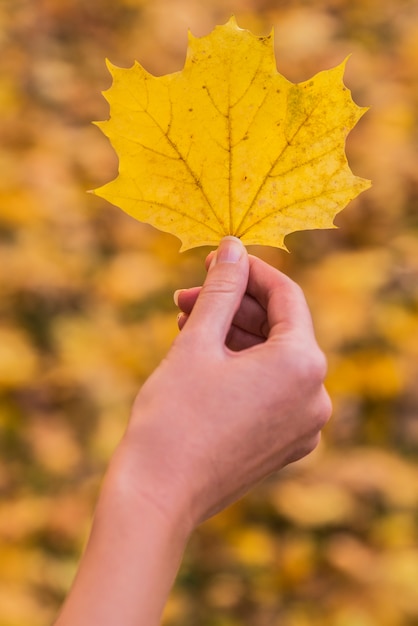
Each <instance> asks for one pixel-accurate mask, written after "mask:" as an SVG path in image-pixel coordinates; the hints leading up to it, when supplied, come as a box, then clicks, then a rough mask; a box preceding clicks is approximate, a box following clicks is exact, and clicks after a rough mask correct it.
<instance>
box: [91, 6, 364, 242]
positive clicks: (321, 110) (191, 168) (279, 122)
mask: <svg viewBox="0 0 418 626" xmlns="http://www.w3.org/2000/svg"><path fill="white" fill-rule="evenodd" d="M108 67H109V70H110V72H111V74H112V76H113V84H112V87H111V88H110V89H109V90H108V91H107V92H105V95H106V99H107V100H108V102H109V104H110V114H111V116H110V119H109V120H107V121H105V122H99V123H98V125H99V127H100V128H101V129H102V130H103V132H104V133H105V135H107V136H108V137H109V139H110V141H111V143H112V145H113V147H114V149H115V150H116V152H117V154H118V156H119V175H118V177H117V178H116V179H115V180H113V181H112V182H110V183H108V184H106V185H104V186H103V187H100V188H99V189H96V190H95V193H96V194H97V195H99V196H101V197H103V198H106V199H107V200H109V201H110V202H112V203H113V204H115V205H117V206H119V207H120V208H122V209H123V210H124V211H126V212H127V213H129V214H130V215H132V216H134V217H135V218H137V219H139V220H141V221H144V222H148V223H150V224H152V225H153V226H155V227H157V228H159V229H161V230H164V231H167V232H170V233H172V234H174V235H176V236H177V237H179V238H180V239H181V241H182V244H183V245H182V250H186V249H188V248H192V247H194V246H199V245H218V243H219V240H220V239H221V238H222V237H223V236H224V235H235V236H237V237H240V238H241V240H242V241H243V243H245V244H264V245H273V246H278V247H282V248H285V245H284V237H285V236H286V235H287V234H288V233H290V232H293V231H296V230H305V229H312V228H332V227H333V219H334V217H335V215H336V214H337V213H338V212H339V211H341V209H343V208H344V206H345V205H346V204H347V203H348V202H349V201H350V200H351V199H353V198H354V197H355V196H356V195H357V194H359V193H360V192H361V191H363V190H365V189H366V188H368V187H369V186H370V182H369V181H367V180H365V179H362V178H359V177H357V176H354V175H353V173H352V172H351V170H350V168H349V165H348V163H347V158H346V155H345V139H346V136H347V134H348V132H349V131H350V130H351V128H352V127H353V126H354V125H355V124H356V123H357V121H358V120H359V119H360V117H361V116H362V115H363V113H364V112H365V111H366V110H367V109H366V108H363V107H358V106H357V105H356V104H355V103H354V102H353V100H352V98H351V93H350V91H349V90H348V89H347V88H346V87H345V85H344V83H343V73H344V67H345V62H344V63H342V64H341V65H339V66H338V67H336V68H334V69H331V70H328V71H324V72H320V73H319V74H317V75H316V76H314V77H313V78H312V79H311V80H309V81H306V82H303V83H299V84H293V83H291V82H290V81H288V80H287V79H286V78H284V77H283V76H282V75H281V74H280V73H278V72H277V69H276V63H275V57H274V50H273V36H272V34H270V35H268V36H264V37H257V36H255V35H253V34H252V33H250V32H249V31H247V30H242V29H240V28H238V26H237V24H236V21H235V19H234V18H231V19H230V20H229V22H227V23H226V24H225V25H223V26H217V27H216V28H215V29H214V31H213V32H212V33H210V34H209V35H207V36H205V37H201V38H195V37H193V36H192V35H189V46H188V51H187V58H186V62H185V65H184V68H183V70H182V71H181V72H176V73H173V74H169V75H166V76H160V77H155V76H152V75H151V74H149V73H148V72H147V71H146V70H145V69H144V68H143V67H142V66H141V65H140V64H139V63H138V62H136V63H135V64H134V65H133V67H132V68H130V69H121V68H118V67H115V66H113V65H111V64H110V63H109V64H108Z"/></svg>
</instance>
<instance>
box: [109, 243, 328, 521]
mask: <svg viewBox="0 0 418 626" xmlns="http://www.w3.org/2000/svg"><path fill="white" fill-rule="evenodd" d="M178 303H179V306H180V308H181V309H182V310H183V312H184V313H183V315H182V316H181V318H180V322H179V325H180V326H181V327H182V331H181V333H180V334H179V336H178V337H177V339H176V341H175V342H174V344H173V346H172V348H171V350H170V351H169V353H168V355H167V356H166V358H165V359H164V361H163V362H162V363H161V364H160V366H159V367H158V368H157V369H156V370H155V371H154V373H153V374H152V375H151V376H150V378H149V379H148V380H147V381H146V383H145V384H144V386H143V387H142V389H141V391H140V392H139V394H138V396H137V398H136V401H135V404H134V407H133V411H132V416H131V420H130V423H129V425H128V429H127V432H126V435H125V437H124V439H123V441H122V443H121V445H120V448H119V450H118V453H117V455H116V457H117V459H118V461H117V464H118V466H119V469H120V468H121V467H125V469H126V470H127V471H126V472H125V474H124V475H125V478H126V480H127V481H129V484H130V489H131V491H132V493H135V494H136V495H137V496H138V497H140V498H145V499H146V500H149V501H151V502H152V503H153V505H155V506H156V507H157V508H159V510H160V511H162V512H163V513H164V515H166V516H168V517H169V518H170V517H173V516H176V517H177V519H178V518H179V517H181V518H182V519H183V520H185V523H186V524H187V525H188V526H189V529H190V530H192V529H193V528H194V527H195V526H196V525H197V524H198V523H199V522H201V521H203V520H204V519H206V518H208V517H209V516H211V515H213V514H214V513H216V512H218V511H219V510H221V509H222V508H224V507H226V506H227V505H228V504H230V503H232V502H233V501H235V500H236V499H237V498H239V497H240V496H242V495H243V494H244V493H245V492H246V491H248V490H249V489H250V488H251V487H252V486H253V485H254V484H255V483H257V482H258V481H260V480H261V479H263V478H264V477H266V476H267V475H269V474H271V473H272V472H274V471H276V470H278V469H280V468H282V467H283V466H285V465H286V464H288V463H290V462H293V461H295V460H297V459H300V458H301V457H303V456H305V455H306V454H308V453H309V452H311V451H312V450H313V449H314V448H315V447H316V445H317V444H318V441H319V437H320V431H321V429H322V427H323V426H324V425H325V423H326V422H327V420H328V418H329V416H330V410H331V409H330V401H329V398H328V395H327V393H326V391H325V389H324V386H323V381H324V377H325V370H326V363H325V358H324V355H323V354H322V352H321V350H320V349H319V348H318V345H317V343H316V340H315V336H314V332H313V328H312V322H311V317H310V313H309V310H308V307H307V304H306V301H305V298H304V296H303V293H302V291H301V289H300V288H299V287H298V286H297V285H296V284H295V283H294V282H293V281H291V280H290V279H289V278H288V277H287V276H285V275H284V274H282V273H280V272H278V271H277V270H275V269H274V268H272V267H271V266H269V265H267V264H266V263H264V262H263V261H261V260H260V259H258V258H256V257H249V256H248V255H247V252H246V250H245V248H244V246H243V245H242V244H241V242H240V241H239V240H237V239H235V238H232V237H227V238H225V239H224V240H223V241H222V242H221V245H220V247H219V249H218V251H217V253H215V256H214V257H213V258H212V260H211V263H210V267H209V270H208V275H207V279H206V281H205V283H204V285H203V287H202V288H201V289H200V288H197V289H195V290H186V291H181V292H180V293H178ZM120 464H121V465H120Z"/></svg>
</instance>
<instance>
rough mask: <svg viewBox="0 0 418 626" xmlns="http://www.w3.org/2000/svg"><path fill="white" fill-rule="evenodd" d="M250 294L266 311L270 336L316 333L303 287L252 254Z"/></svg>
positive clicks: (249, 281)
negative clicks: (296, 331) (304, 330)
mask: <svg viewBox="0 0 418 626" xmlns="http://www.w3.org/2000/svg"><path fill="white" fill-rule="evenodd" d="M249 259H250V274H249V279H248V286H247V293H248V294H249V295H251V296H252V297H253V298H255V299H256V300H257V301H258V302H259V303H260V304H261V306H262V307H263V308H265V309H266V311H267V318H268V322H269V326H270V333H269V336H272V335H274V334H276V333H280V334H281V333H283V331H286V330H294V329H297V328H299V329H300V328H303V329H306V330H308V331H309V332H313V324H312V317H311V314H310V311H309V307H308V304H307V302H306V299H305V295H304V293H303V291H302V289H301V287H300V286H299V285H298V284H297V283H295V282H294V281H293V280H292V279H291V278H289V277H288V276H286V274H283V273H282V272H280V271H279V270H277V269H275V268H274V267H272V266H271V265H269V264H268V263H265V262H264V261H262V260H261V259H259V258H258V257H255V256H252V255H250V257H249Z"/></svg>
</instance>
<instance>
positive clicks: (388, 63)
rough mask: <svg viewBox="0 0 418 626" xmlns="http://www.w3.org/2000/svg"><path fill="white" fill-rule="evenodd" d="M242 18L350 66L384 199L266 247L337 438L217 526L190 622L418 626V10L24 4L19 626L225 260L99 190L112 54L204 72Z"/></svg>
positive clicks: (357, 205)
mask: <svg viewBox="0 0 418 626" xmlns="http://www.w3.org/2000/svg"><path fill="white" fill-rule="evenodd" d="M232 13H234V14H235V15H236V18H237V21H238V24H239V25H240V26H241V27H244V28H249V29H250V30H252V31H253V32H254V33H256V34H267V33H268V32H269V31H270V30H271V28H274V30H275V46H276V56H277V63H278V69H279V70H280V72H281V73H282V74H284V75H285V76H286V77H287V78H288V79H290V80H292V81H294V82H298V81H303V80H306V79H308V78H310V77H311V76H312V75H313V74H315V73H316V72H318V71H321V70H324V69H328V68H329V67H332V66H335V65H337V64H338V63H340V62H341V61H342V60H343V59H344V58H345V57H346V56H347V55H349V54H351V55H352V56H351V58H350V60H349V62H348V65H347V72H346V83H347V85H348V86H349V87H350V88H351V90H352V93H353V97H354V99H355V101H356V102H357V103H358V104H359V105H361V106H371V109H370V111H369V112H368V113H367V114H366V116H365V117H363V118H362V120H361V121H360V123H359V124H358V126H357V127H356V129H355V130H354V131H353V132H352V133H351V134H350V137H349V140H348V142H347V150H348V155H349V160H350V164H351V166H352V169H353V171H354V172H355V173H356V174H358V175H360V176H362V177H364V178H371V179H372V180H373V188H372V189H371V190H370V191H367V192H365V193H364V194H362V195H361V196H360V197H359V199H358V200H356V201H354V202H352V203H351V204H350V205H349V207H348V208H346V209H345V211H343V212H342V213H341V214H340V215H339V216H338V218H337V224H338V225H339V227H340V228H339V230H332V231H311V232H304V233H297V234H294V235H291V236H289V237H288V238H287V245H288V247H289V249H290V251H291V253H290V254H287V253H286V252H284V251H279V250H275V249H270V248H255V249H253V250H252V252H254V253H255V254H258V255H260V256H262V257H263V258H264V259H266V260H267V261H268V262H270V263H272V264H273V265H275V266H277V267H279V268H280V269H282V270H283V271H285V272H287V273H288V274H289V275H290V276H291V277H292V278H293V279H295V280H297V281H298V282H300V284H301V285H302V286H303V288H304V289H305V292H306V295H307V298H308V301H309V304H310V306H311V308H312V312H313V317H314V322H315V326H316V329H317V334H318V339H319V342H320V344H321V346H322V347H323V349H324V350H325V352H326V354H327V356H328V359H329V376H328V381H327V384H328V388H329V391H330V394H331V396H332V399H333V403H334V416H333V419H332V421H331V422H330V424H329V426H328V427H327V429H326V432H325V435H324V438H323V442H322V444H321V446H320V448H319V449H318V450H317V451H316V452H315V453H314V454H313V455H311V457H309V458H308V459H307V460H305V461H303V462H300V463H298V464H295V465H294V466H291V467H289V468H287V469H285V470H284V471H282V472H281V474H279V475H278V476H276V477H274V478H272V479H270V480H268V481H266V482H265V483H264V484H263V485H261V486H260V487H259V488H257V489H256V490H254V491H253V492H252V493H251V494H249V495H248V496H247V497H246V498H245V499H243V500H242V501H240V502H239V503H238V504H237V505H235V506H234V507H232V508H230V509H228V510H227V511H226V512H225V513H224V514H222V515H219V516H217V517H215V518H214V519H212V520H210V521H209V522H207V523H206V524H205V525H203V526H202V527H201V528H200V529H199V530H198V532H197V533H196V534H195V535H194V537H193V539H192V541H191V543H190V545H189V548H188V551H187V554H186V556H185V560H184V563H183V566H182V569H181V572H180V574H179V577H178V580H177V583H176V587H175V589H174V591H173V593H172V596H171V598H170V601H169V603H168V606H167V610H166V613H165V617H164V623H165V625H166V626H175V625H180V624H181V625H182V626H195V625H196V624H199V625H201V626H241V625H243V626H401V625H402V626H414V625H415V626H416V625H417V624H418V465H417V452H418V245H417V244H418V237H417V234H418V215H417V200H418V149H417V139H418V135H417V132H418V128H417V111H418V4H417V2H416V0H415V1H412V0H317V1H314V0H305V1H303V0H300V1H297V0H289V1H287V2H281V1H275V0H235V1H234V0H209V1H207V2H202V1H201V0H190V1H187V0H89V1H88V2H86V1H85V0H0V195H1V200H0V294H1V297H0V625H1V626H27V625H28V624H30V625H31V626H40V625H41V624H42V625H44V624H47V623H51V622H52V620H53V619H54V616H55V615H56V613H57V611H58V608H59V606H60V605H61V603H62V601H63V598H64V597H65V595H66V593H67V591H68V589H69V586H70V584H71V581H72V578H73V576H74V573H75V570H76V566H77V562H78V559H79V556H80V553H81V551H82V548H83V545H84V542H85V540H86V536H87V533H88V529H89V526H90V521H91V516H92V512H93V510H94V502H95V499H96V496H97V492H98V489H99V485H100V480H101V477H102V475H103V472H104V470H105V468H106V465H107V462H108V460H109V458H110V456H111V454H112V451H113V450H114V448H115V446H116V445H117V442H118V440H119V438H120V436H121V434H122V432H123V430H124V427H125V424H126V421H127V418H128V415H129V409H130V405H131V402H132V399H133V397H134V395H135V393H136V390H137V389H138V387H139V386H140V384H141V382H142V381H143V380H144V379H145V378H146V377H147V375H148V374H149V372H150V371H151V370H152V369H153V368H154V367H155V365H156V364H157V363H158V362H159V360H160V359H161V357H162V355H163V354H164V353H165V352H166V350H167V349H168V347H169V345H170V343H171V341H172V340H173V338H174V337H175V336H176V333H177V329H176V310H175V307H174V304H173V302H172V292H173V290H174V289H176V288H178V287H186V286H192V285H196V284H200V283H201V281H202V279H203V277H204V273H205V272H204V268H203V261H204V258H205V256H206V254H207V252H208V249H198V250H193V251H190V252H186V253H183V254H179V253H178V249H179V242H178V240H177V239H176V238H175V237H172V236H170V235H167V234H162V233H159V232H157V231H156V230H154V229H152V228H151V227H148V226H145V225H142V224H140V223H138V222H136V221H134V220H133V219H131V218H130V217H128V216H127V215H125V214H124V213H122V212H121V211H120V210H118V209H116V208H115V207H113V206H111V205H109V204H107V203H106V202H104V201H101V200H100V199H99V198H97V197H94V196H92V195H89V194H87V193H86V190H88V189H91V188H94V187H98V186H100V185H101V184H103V183H105V182H107V181H108V180H110V179H111V178H113V177H114V176H115V175H116V173H117V159H116V157H115V155H114V153H113V151H112V149H111V147H110V146H109V144H108V141H107V140H106V138H105V137H104V136H103V135H102V134H101V133H100V131H99V130H98V129H97V128H96V127H95V126H93V125H92V124H91V121H92V120H101V119H106V118H107V117H108V107H107V104H106V102H105V100H104V99H103V97H102V95H101V91H102V90H105V89H107V88H108V87H109V86H110V77H109V74H108V72H107V70H106V67H105V58H106V57H107V58H109V59H110V60H111V61H112V62H113V63H114V64H116V65H120V66H122V67H130V66H131V65H132V63H133V61H134V60H135V59H137V60H139V61H140V62H141V63H142V64H143V65H144V66H145V67H146V68H147V69H148V70H149V71H151V72H152V73H155V74H157V75H158V74H165V73H168V72H172V71H177V70H179V69H181V67H182V65H183V62H184V58H185V52H186V45H187V29H189V28H190V29H191V31H192V32H193V34H195V35H197V36H201V35H205V34H208V33H209V32H210V31H211V30H212V28H213V27H214V26H215V25H216V24H222V23H224V22H226V21H227V19H228V18H229V17H230V15H231V14H232Z"/></svg>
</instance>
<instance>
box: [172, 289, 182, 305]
mask: <svg viewBox="0 0 418 626" xmlns="http://www.w3.org/2000/svg"><path fill="white" fill-rule="evenodd" d="M181 291H183V290H182V289H176V291H175V292H174V293H173V300H174V304H175V305H176V306H178V305H179V293H180V292H181Z"/></svg>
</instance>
